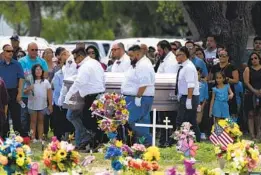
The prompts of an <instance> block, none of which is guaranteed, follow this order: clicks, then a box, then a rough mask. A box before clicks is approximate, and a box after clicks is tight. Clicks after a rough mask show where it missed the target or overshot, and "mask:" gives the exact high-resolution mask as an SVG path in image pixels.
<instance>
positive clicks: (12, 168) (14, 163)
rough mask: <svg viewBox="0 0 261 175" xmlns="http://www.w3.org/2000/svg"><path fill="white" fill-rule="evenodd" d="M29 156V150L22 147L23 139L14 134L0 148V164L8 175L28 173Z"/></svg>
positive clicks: (26, 147)
mask: <svg viewBox="0 0 261 175" xmlns="http://www.w3.org/2000/svg"><path fill="white" fill-rule="evenodd" d="M31 155H32V153H31V148H30V147H29V146H28V145H24V144H23V138H22V137H20V136H16V135H15V134H14V135H11V136H10V138H7V139H6V141H5V142H4V143H3V144H2V145H1V146H0V164H1V166H2V167H3V169H4V171H5V172H6V173H7V174H8V175H11V174H13V173H17V174H19V173H20V174H26V173H28V172H29V171H30V169H31V158H30V156H31Z"/></svg>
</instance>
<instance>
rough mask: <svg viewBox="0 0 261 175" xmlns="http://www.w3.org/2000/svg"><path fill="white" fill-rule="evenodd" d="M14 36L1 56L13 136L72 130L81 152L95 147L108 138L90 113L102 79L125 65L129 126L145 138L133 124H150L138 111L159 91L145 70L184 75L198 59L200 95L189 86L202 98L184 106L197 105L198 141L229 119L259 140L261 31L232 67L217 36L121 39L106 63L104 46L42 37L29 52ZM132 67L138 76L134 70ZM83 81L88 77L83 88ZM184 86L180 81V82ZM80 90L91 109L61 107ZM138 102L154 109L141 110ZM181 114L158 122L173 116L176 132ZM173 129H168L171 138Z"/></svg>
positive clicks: (7, 123)
mask: <svg viewBox="0 0 261 175" xmlns="http://www.w3.org/2000/svg"><path fill="white" fill-rule="evenodd" d="M10 40H11V45H9V44H6V45H4V46H3V48H2V49H3V52H2V53H1V54H0V77H1V79H0V120H1V121H0V124H1V125H0V130H1V131H0V134H1V137H2V138H5V137H7V136H8V133H9V131H10V127H12V128H13V130H14V131H16V132H17V133H19V134H20V135H21V136H23V137H30V139H31V140H32V142H35V143H36V142H41V141H42V140H44V139H47V138H48V135H50V134H48V133H49V132H53V135H55V136H56V137H57V138H58V139H59V140H61V139H68V136H69V135H70V134H72V133H74V135H75V144H76V146H77V147H76V148H77V149H78V150H85V149H86V146H87V145H89V144H90V146H91V147H93V148H96V147H98V145H99V144H101V143H104V142H106V141H107V140H106V136H105V135H104V134H103V133H102V132H101V131H100V130H99V129H98V126H97V120H96V118H92V117H91V111H90V106H91V104H92V102H93V101H94V100H95V99H96V97H97V96H98V95H99V94H100V93H103V92H104V91H105V87H104V85H102V83H104V82H102V78H104V72H115V73H126V72H127V71H128V74H127V75H128V76H127V78H126V80H125V82H124V83H123V85H122V87H121V91H122V93H123V95H125V96H126V101H128V102H132V101H133V104H134V105H133V106H132V108H135V110H134V112H133V111H132V112H131V113H130V115H131V117H130V121H129V124H130V126H131V128H132V129H133V130H134V131H135V132H136V133H137V134H138V135H139V134H141V135H143V136H144V134H145V133H146V132H147V131H145V130H144V128H143V129H142V128H135V126H134V125H132V124H133V122H137V121H139V122H141V123H150V119H146V118H142V119H139V118H135V116H138V115H139V114H140V113H142V112H144V111H145V113H149V112H150V110H151V106H152V103H153V96H154V93H155V89H153V88H154V86H153V88H152V87H151V86H150V85H149V84H150V83H151V82H154V83H155V80H154V79H155V78H151V79H150V80H142V82H141V80H140V77H142V75H144V76H145V74H146V76H148V77H153V76H155V73H158V74H161V73H162V74H163V73H176V74H177V77H179V76H186V75H182V71H183V72H184V71H185V68H186V67H189V66H190V63H193V64H191V65H194V67H195V70H196V72H197V76H192V78H193V77H196V78H197V83H198V89H197V90H198V92H199V93H198V94H197V93H196V91H195V89H196V86H195V85H194V84H193V83H188V84H187V85H186V88H188V89H189V88H190V86H191V87H192V86H193V88H194V93H193V96H194V95H198V96H199V99H198V103H194V101H193V100H194V99H193V98H192V102H191V101H189V100H186V99H185V100H184V106H185V108H186V109H194V107H192V106H193V105H194V104H197V106H196V118H195V120H194V119H193V120H192V119H186V120H188V121H190V122H191V124H192V125H193V130H194V131H195V133H196V139H197V141H200V140H206V139H208V136H209V135H210V134H211V133H210V132H211V127H212V125H213V122H214V121H215V120H218V119H220V118H228V117H230V118H231V119H232V120H234V121H235V122H237V123H238V124H239V126H240V129H241V131H243V133H244V134H245V135H249V137H251V139H256V140H260V141H261V108H260V106H261V104H260V99H261V37H255V38H254V40H253V50H248V51H246V55H245V60H244V61H245V62H243V63H242V64H241V65H240V67H236V66H235V65H233V62H234V61H236V58H232V57H230V56H229V52H228V50H227V48H226V47H225V46H223V45H222V43H217V40H216V37H215V36H213V35H209V36H208V37H207V39H206V43H205V44H204V47H203V46H202V45H199V44H197V43H195V42H193V41H191V40H189V41H187V42H186V43H185V45H184V46H182V44H181V43H180V42H178V41H174V42H171V43H169V42H168V41H166V40H162V41H160V42H159V43H158V44H157V48H154V47H152V46H148V45H146V44H141V45H134V46H132V47H131V48H129V49H128V50H125V47H124V44H123V43H117V44H114V45H113V46H112V49H111V53H110V58H111V59H110V60H109V61H108V63H107V64H105V63H102V62H101V61H100V60H101V58H100V55H99V50H98V49H97V48H96V47H95V46H93V45H90V46H87V47H86V46H85V44H84V43H77V44H76V47H75V49H74V50H73V51H72V52H70V51H68V50H66V49H65V48H62V47H58V48H57V49H56V50H52V49H51V48H47V49H45V50H43V51H40V50H39V49H38V46H37V44H36V43H30V44H29V45H28V48H27V50H26V51H23V50H22V49H21V47H20V46H19V36H18V35H13V36H12V37H11V38H10ZM182 60H183V61H182ZM186 60H190V62H186ZM181 63H182V64H181ZM148 65H149V66H148ZM130 67H131V70H129V68H130ZM186 69H187V70H189V71H188V76H190V75H194V74H193V73H191V74H190V72H192V71H194V68H193V69H191V70H190V69H189V68H186ZM134 70H135V71H137V72H138V74H140V75H136V74H135V72H133V71H134ZM183 74H184V73H183ZM86 75H88V76H86ZM72 76H76V77H77V78H76V81H75V83H74V84H73V86H72V87H71V88H70V90H69V92H67V91H68V90H66V87H65V86H64V84H63V80H64V79H66V78H68V77H72ZM100 77H101V79H100ZM177 79H178V78H177ZM185 79H186V78H185ZM186 80H187V79H186ZM128 81H129V82H128ZM82 82H85V84H84V86H83V84H82ZM139 83H140V84H142V85H143V86H141V85H139ZM176 84H177V83H176ZM135 86H138V90H137V92H136V91H135V90H133V89H134V88H133V89H132V87H135ZM183 86H185V85H182V81H180V82H179V87H183ZM142 87H145V88H142ZM150 88H151V89H150ZM177 88H178V87H176V91H178V89H177ZM134 91H135V93H134V94H133V92H134ZM77 92H79V94H80V95H81V96H82V97H84V101H85V107H84V108H83V109H81V110H72V109H65V108H63V103H67V104H69V103H70V102H69V101H70V99H71V97H72V96H74V94H75V93H77ZM178 92H179V93H181V96H179V95H178V94H177V96H178V99H179V101H180V104H179V105H180V106H179V107H180V108H181V107H182V104H181V102H182V100H183V97H184V94H182V93H183V88H179V91H178ZM178 92H177V93H178ZM184 93H185V96H188V95H189V94H188V92H184ZM186 93H187V94H186ZM140 108H141V109H146V108H148V109H146V110H140V111H139V109H140ZM183 112H186V111H182V110H178V114H177V112H158V114H157V115H158V120H159V121H158V122H161V123H163V120H164V119H165V117H166V116H168V117H169V119H170V120H171V124H172V125H174V130H175V129H176V127H179V126H180V124H181V123H182V122H184V120H185V119H184V117H183V118H181V117H180V116H181V113H182V115H183ZM146 115H147V114H144V116H146ZM146 130H147V129H146ZM171 133H172V131H170V132H169V133H168V134H169V136H170V135H171ZM157 134H158V137H159V144H160V146H169V145H171V144H172V143H173V142H172V140H171V139H168V140H166V132H165V129H162V130H158V132H157ZM90 140H92V141H90ZM148 143H150V141H148Z"/></svg>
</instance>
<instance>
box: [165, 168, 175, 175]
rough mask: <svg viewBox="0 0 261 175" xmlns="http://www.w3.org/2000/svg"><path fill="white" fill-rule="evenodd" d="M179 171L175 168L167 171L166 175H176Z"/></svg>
mask: <svg viewBox="0 0 261 175" xmlns="http://www.w3.org/2000/svg"><path fill="white" fill-rule="evenodd" d="M176 173H177V171H176V168H175V167H172V168H169V169H167V171H166V175H176Z"/></svg>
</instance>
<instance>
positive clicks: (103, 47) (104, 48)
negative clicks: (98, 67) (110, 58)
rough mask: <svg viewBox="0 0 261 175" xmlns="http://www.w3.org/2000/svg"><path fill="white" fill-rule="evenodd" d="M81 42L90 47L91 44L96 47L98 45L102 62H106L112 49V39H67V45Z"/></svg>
mask: <svg viewBox="0 0 261 175" xmlns="http://www.w3.org/2000/svg"><path fill="white" fill-rule="evenodd" d="M79 42H83V43H85V45H86V47H88V46H89V45H94V46H95V47H97V48H98V50H99V52H100V57H101V62H103V63H105V64H106V61H105V59H106V57H107V55H108V51H109V49H110V46H111V43H112V41H110V40H75V41H66V42H65V45H67V44H70V45H72V44H75V45H76V44H77V43H79Z"/></svg>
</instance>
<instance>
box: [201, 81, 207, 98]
mask: <svg viewBox="0 0 261 175" xmlns="http://www.w3.org/2000/svg"><path fill="white" fill-rule="evenodd" d="M207 99H208V83H207V82H203V81H200V82H199V102H203V101H204V100H207Z"/></svg>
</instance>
